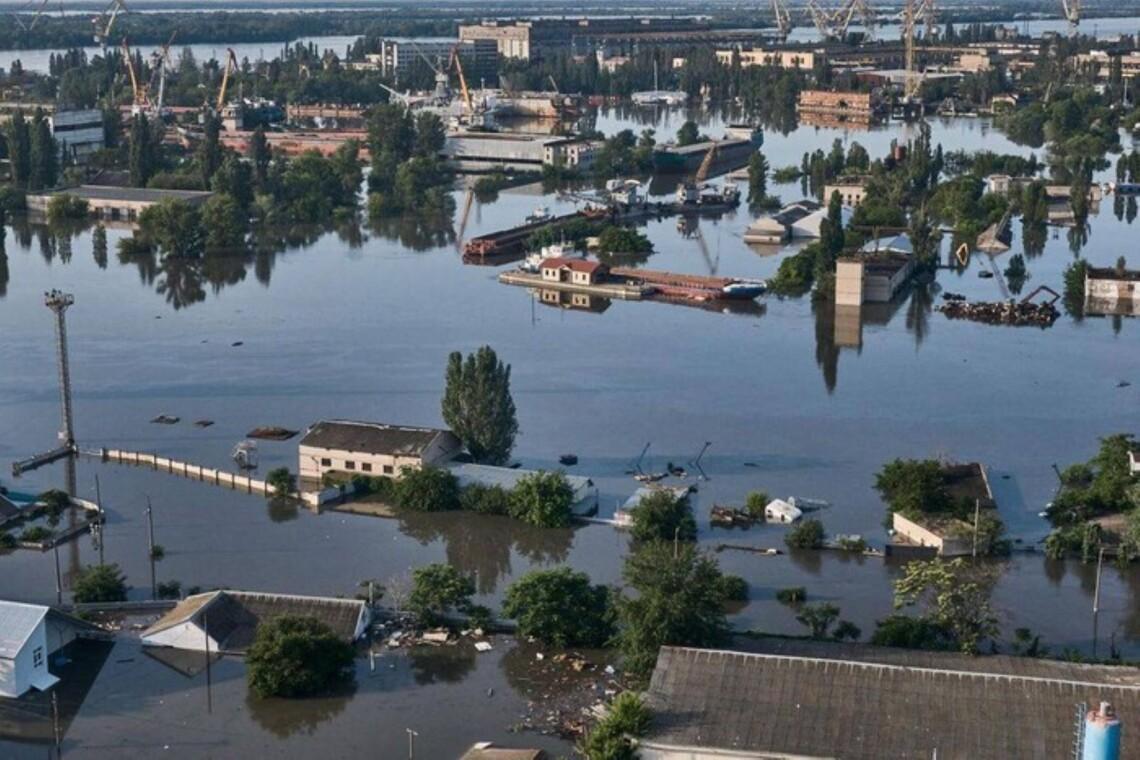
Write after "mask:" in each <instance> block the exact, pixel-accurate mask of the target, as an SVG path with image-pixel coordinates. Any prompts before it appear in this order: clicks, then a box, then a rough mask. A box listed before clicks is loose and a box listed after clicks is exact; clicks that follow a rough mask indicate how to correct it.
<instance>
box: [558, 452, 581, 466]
mask: <svg viewBox="0 0 1140 760" xmlns="http://www.w3.org/2000/svg"><path fill="white" fill-rule="evenodd" d="M558 463H559V464H562V465H565V466H567V467H573V466H574V465H576V464H578V455H577V454H563V455H562V456H560V457H558Z"/></svg>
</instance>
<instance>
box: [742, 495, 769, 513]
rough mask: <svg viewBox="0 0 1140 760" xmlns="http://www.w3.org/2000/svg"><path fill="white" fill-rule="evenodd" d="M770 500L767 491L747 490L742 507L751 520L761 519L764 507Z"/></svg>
mask: <svg viewBox="0 0 1140 760" xmlns="http://www.w3.org/2000/svg"><path fill="white" fill-rule="evenodd" d="M771 501H772V499H771V497H769V496H768V492H767V491H749V492H748V498H746V499H745V500H744V509H745V511H746V512H748V516H749V517H751V518H752V519H753V520H763V519H764V507H766V506H768V503H769V502H771Z"/></svg>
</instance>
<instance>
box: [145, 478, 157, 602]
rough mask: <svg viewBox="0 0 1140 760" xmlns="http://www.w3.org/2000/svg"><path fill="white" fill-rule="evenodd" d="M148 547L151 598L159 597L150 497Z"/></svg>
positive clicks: (147, 518) (147, 498)
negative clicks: (155, 572)
mask: <svg viewBox="0 0 1140 760" xmlns="http://www.w3.org/2000/svg"><path fill="white" fill-rule="evenodd" d="M146 522H147V547H148V554H149V555H150V598H151V599H157V598H158V584H157V583H156V581H155V577H154V510H152V509H151V506H150V497H149V496H148V497H146Z"/></svg>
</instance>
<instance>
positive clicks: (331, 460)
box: [297, 420, 463, 480]
mask: <svg viewBox="0 0 1140 760" xmlns="http://www.w3.org/2000/svg"><path fill="white" fill-rule="evenodd" d="M462 450H463V444H462V443H461V442H460V440H459V438H457V437H456V436H455V434H454V433H452V432H451V431H450V430H440V429H436V428H428V427H413V426H407V425H386V424H384V423H381V422H360V421H356V420H322V421H320V422H318V423H316V424H315V425H313V426H312V427H310V428H309V429H308V431H306V433H305V435H304V437H302V438H301V441H300V443H299V444H298V446H297V455H298V460H299V461H298V467H297V470H298V472H300V474H301V477H302V478H311V479H314V480H320V479H321V477H322V476H324V474H325V473H328V472H344V473H350V474H352V473H360V474H363V475H387V476H395V475H399V474H400V470H401V469H402V468H404V467H411V468H412V469H419V468H421V467H425V466H430V465H437V464H442V463H445V462H448V461H450V460H451V459H452V458H453V457H455V456H456V455H457V454H459V453H460V452H461V451H462Z"/></svg>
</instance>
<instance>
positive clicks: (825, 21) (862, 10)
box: [807, 0, 875, 40]
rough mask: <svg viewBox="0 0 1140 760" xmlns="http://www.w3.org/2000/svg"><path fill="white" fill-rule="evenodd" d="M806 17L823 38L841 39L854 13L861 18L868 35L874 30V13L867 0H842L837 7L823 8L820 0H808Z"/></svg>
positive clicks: (845, 33)
mask: <svg viewBox="0 0 1140 760" xmlns="http://www.w3.org/2000/svg"><path fill="white" fill-rule="evenodd" d="M807 11H808V17H809V18H810V19H811V21H812V23H813V24H815V28H816V29H818V30H819V33H820V34H821V35H822V36H823V38H824V39H825V40H841V39H843V38H844V37H846V36H847V30H848V28H849V27H850V26H851V22H852V20H854V18H855V14H856V13H858V14H859V15H860V16H862V18H863V24H864V26H865V27H866V34H867V36H868V37H870V36H871V34H872V33H873V31H874V26H875V14H874V12H873V11H872V10H871V6H870V3H868V2H867V0H843V2H842V4H841V5H840V6H839V7H838V8H825V7H824V6H823V5H822V4H821V0H808V4H807Z"/></svg>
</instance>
